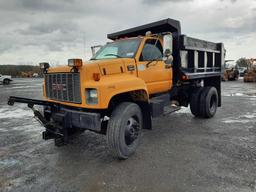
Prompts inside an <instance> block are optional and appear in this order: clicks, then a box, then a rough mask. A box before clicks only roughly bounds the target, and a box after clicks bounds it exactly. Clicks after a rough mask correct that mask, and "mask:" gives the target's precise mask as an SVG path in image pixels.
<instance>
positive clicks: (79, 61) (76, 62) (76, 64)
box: [68, 59, 83, 68]
mask: <svg viewBox="0 0 256 192" xmlns="http://www.w3.org/2000/svg"><path fill="white" fill-rule="evenodd" d="M68 66H69V67H75V68H80V67H82V66H83V61H82V59H69V60H68Z"/></svg>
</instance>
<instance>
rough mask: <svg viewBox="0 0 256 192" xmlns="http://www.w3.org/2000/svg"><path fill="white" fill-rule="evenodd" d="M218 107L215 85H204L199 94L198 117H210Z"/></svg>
mask: <svg viewBox="0 0 256 192" xmlns="http://www.w3.org/2000/svg"><path fill="white" fill-rule="evenodd" d="M217 108H218V92H217V90H216V88H215V87H204V89H203V91H202V93H201V95H200V105H199V111H200V112H199V117H201V118H211V117H213V116H214V115H215V113H216V111H217Z"/></svg>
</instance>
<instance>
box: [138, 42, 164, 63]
mask: <svg viewBox="0 0 256 192" xmlns="http://www.w3.org/2000/svg"><path fill="white" fill-rule="evenodd" d="M162 57H163V48H162V45H161V43H160V42H159V40H156V39H148V40H147V41H146V43H145V45H144V47H143V49H142V52H141V55H140V61H151V60H162Z"/></svg>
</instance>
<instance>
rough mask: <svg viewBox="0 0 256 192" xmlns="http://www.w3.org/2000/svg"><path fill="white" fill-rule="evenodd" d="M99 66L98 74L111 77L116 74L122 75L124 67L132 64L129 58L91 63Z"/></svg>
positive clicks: (132, 61)
mask: <svg viewBox="0 0 256 192" xmlns="http://www.w3.org/2000/svg"><path fill="white" fill-rule="evenodd" d="M92 62H94V63H95V64H98V65H99V68H100V72H101V74H103V75H112V74H118V73H124V72H125V71H126V65H127V64H129V63H134V60H133V59H131V58H117V59H105V60H95V61H92Z"/></svg>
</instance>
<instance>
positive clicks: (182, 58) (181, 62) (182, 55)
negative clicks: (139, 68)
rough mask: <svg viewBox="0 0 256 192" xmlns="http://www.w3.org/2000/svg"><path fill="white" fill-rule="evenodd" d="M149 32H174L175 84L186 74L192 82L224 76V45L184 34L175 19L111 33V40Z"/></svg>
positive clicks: (109, 35)
mask: <svg viewBox="0 0 256 192" xmlns="http://www.w3.org/2000/svg"><path fill="white" fill-rule="evenodd" d="M147 31H151V32H152V33H153V34H163V33H165V32H171V33H172V35H173V58H174V61H173V70H174V81H177V80H179V79H180V77H181V75H183V74H186V75H187V76H188V77H189V79H197V78H204V77H209V76H220V75H221V68H222V65H224V53H225V50H224V46H223V44H222V43H213V42H209V41H205V40H200V39H196V38H192V37H188V36H186V35H181V27H180V22H179V21H177V20H174V19H169V18H168V19H164V20H161V21H157V22H154V23H149V24H146V25H142V26H138V27H134V28H131V29H127V30H123V31H119V32H115V33H112V34H108V38H109V39H112V40H115V39H119V38H123V37H136V36H139V35H142V36H143V35H145V33H146V32H147Z"/></svg>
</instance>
